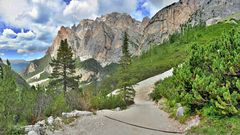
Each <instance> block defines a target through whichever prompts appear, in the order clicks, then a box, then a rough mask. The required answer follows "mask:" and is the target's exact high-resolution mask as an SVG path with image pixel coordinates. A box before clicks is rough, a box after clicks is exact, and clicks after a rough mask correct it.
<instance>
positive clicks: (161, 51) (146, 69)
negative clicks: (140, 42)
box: [100, 21, 238, 90]
mask: <svg viewBox="0 0 240 135" xmlns="http://www.w3.org/2000/svg"><path fill="white" fill-rule="evenodd" d="M237 26H238V25H236V24H235V23H228V22H227V21H226V22H222V23H219V24H215V25H212V26H209V27H205V26H196V27H193V28H192V27H186V28H183V31H182V33H175V34H173V35H172V36H170V39H169V41H167V42H165V43H163V44H160V45H156V44H152V45H151V46H152V48H151V49H150V50H149V51H147V52H146V53H144V54H143V55H142V56H140V57H134V58H133V60H132V64H131V65H130V67H129V69H128V74H129V76H131V78H133V79H132V80H130V81H131V83H132V84H135V83H136V82H139V81H141V80H144V79H146V78H149V77H151V76H154V75H156V74H159V73H162V72H164V71H166V70H168V69H170V68H172V67H175V66H177V65H179V64H181V63H183V62H184V61H185V60H186V59H187V58H188V56H189V50H190V47H191V45H193V44H198V45H199V46H201V45H204V44H205V43H211V42H213V41H215V40H216V39H218V38H219V37H220V36H221V35H222V33H224V32H225V31H228V30H231V28H234V27H237ZM119 76H121V71H120V70H116V71H115V72H114V73H112V74H111V75H110V77H108V78H106V79H104V80H103V81H102V82H100V83H101V85H100V87H101V89H108V90H114V89H116V87H118V86H117V84H118V82H119ZM109 84H116V85H111V86H110V85H109Z"/></svg>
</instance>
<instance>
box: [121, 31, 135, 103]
mask: <svg viewBox="0 0 240 135" xmlns="http://www.w3.org/2000/svg"><path fill="white" fill-rule="evenodd" d="M128 46H129V39H128V34H127V32H125V33H124V36H123V46H122V57H121V60H120V65H121V76H120V82H119V85H120V87H121V88H122V93H123V97H124V100H125V102H126V103H128V104H131V103H133V100H134V96H135V91H134V89H133V87H132V85H131V81H130V80H131V77H130V76H129V74H128V68H129V65H130V64H131V54H130V53H129V50H128Z"/></svg>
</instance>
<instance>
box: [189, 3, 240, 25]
mask: <svg viewBox="0 0 240 135" xmlns="http://www.w3.org/2000/svg"><path fill="white" fill-rule="evenodd" d="M197 5H198V7H199V8H198V10H197V11H196V12H195V13H194V14H193V15H192V18H191V19H190V22H191V23H192V24H198V23H199V22H206V23H207V24H209V25H211V24H213V23H216V22H217V21H221V20H224V19H225V18H226V17H228V16H231V15H234V14H238V13H240V1H239V0H199V1H197ZM233 18H235V19H240V18H239V15H238V16H235V17H234V16H233Z"/></svg>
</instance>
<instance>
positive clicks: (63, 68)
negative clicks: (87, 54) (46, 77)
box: [50, 40, 80, 94]
mask: <svg viewBox="0 0 240 135" xmlns="http://www.w3.org/2000/svg"><path fill="white" fill-rule="evenodd" d="M50 65H51V66H52V67H53V72H52V74H51V76H50V79H51V81H50V85H52V86H56V85H62V86H63V91H64V94H66V92H67V90H68V88H69V89H77V88H78V85H79V84H78V81H79V78H80V77H79V76H75V75H74V74H75V72H76V71H75V68H76V67H75V59H73V53H72V49H71V47H69V46H68V43H67V40H62V41H61V44H60V47H59V49H58V52H57V58H53V59H52V62H51V63H50Z"/></svg>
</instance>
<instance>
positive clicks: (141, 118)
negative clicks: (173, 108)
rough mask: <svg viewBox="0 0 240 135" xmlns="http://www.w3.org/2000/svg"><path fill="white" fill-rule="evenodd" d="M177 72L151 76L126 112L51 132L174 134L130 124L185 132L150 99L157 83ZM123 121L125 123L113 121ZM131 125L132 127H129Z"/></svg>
mask: <svg viewBox="0 0 240 135" xmlns="http://www.w3.org/2000/svg"><path fill="white" fill-rule="evenodd" d="M172 72H173V69H171V70H169V71H166V72H164V73H162V74H160V75H157V76H154V77H151V78H149V79H146V80H144V81H142V82H139V83H138V84H136V85H135V86H134V88H135V90H136V96H135V99H134V100H135V104H134V105H132V106H130V107H129V108H128V109H126V110H123V111H110V110H103V111H98V113H97V115H94V116H88V117H82V118H79V119H77V120H76V121H75V122H74V123H72V124H70V125H67V126H65V127H64V128H63V130H61V131H55V132H48V134H51V135H173V134H176V133H166V132H160V131H154V130H149V129H145V128H139V127H136V126H132V125H129V124H133V125H137V126H141V127H147V128H151V129H158V130H165V131H176V132H181V131H180V129H183V128H184V127H183V125H181V124H179V123H178V122H177V121H175V120H173V119H170V118H169V115H168V114H167V113H166V112H164V111H162V110H160V109H159V108H158V107H157V106H156V105H155V103H154V102H152V101H150V100H149V97H148V94H149V93H150V92H151V91H152V90H153V89H154V84H155V83H156V82H157V81H159V80H162V79H164V78H166V77H169V76H171V75H172ZM105 116H108V117H110V118H113V119H116V120H120V121H122V122H119V121H116V120H112V119H109V118H107V117H105ZM126 123H129V124H126Z"/></svg>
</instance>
